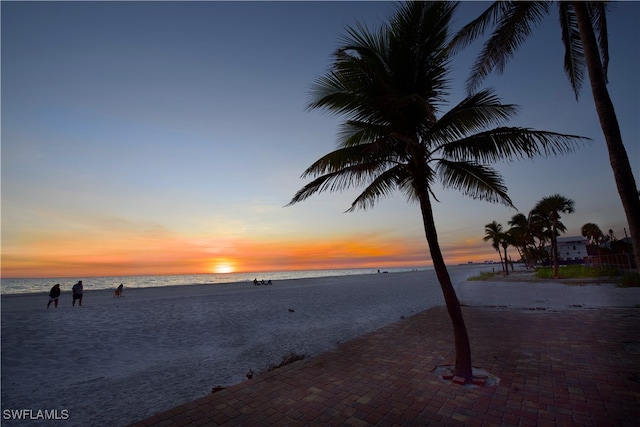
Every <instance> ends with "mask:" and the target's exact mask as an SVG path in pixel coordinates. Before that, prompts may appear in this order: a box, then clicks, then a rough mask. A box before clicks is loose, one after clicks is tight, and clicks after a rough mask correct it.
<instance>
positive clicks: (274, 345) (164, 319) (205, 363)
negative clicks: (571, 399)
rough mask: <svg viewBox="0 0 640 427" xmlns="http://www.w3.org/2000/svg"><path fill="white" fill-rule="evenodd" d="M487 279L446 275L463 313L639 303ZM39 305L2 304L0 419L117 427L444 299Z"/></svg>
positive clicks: (351, 287) (233, 289) (147, 296)
mask: <svg viewBox="0 0 640 427" xmlns="http://www.w3.org/2000/svg"><path fill="white" fill-rule="evenodd" d="M489 268H490V267H489ZM483 269H486V268H485V267H481V266H471V267H466V266H464V267H457V268H453V269H451V275H452V279H453V281H454V283H456V287H457V290H458V293H459V296H460V299H461V301H462V302H463V303H465V304H469V305H505V306H512V307H525V308H526V307H543V306H548V307H550V308H563V309H567V308H571V306H572V305H581V306H582V307H590V306H612V305H613V306H617V305H620V306H634V305H637V304H640V290H638V289H616V288H613V287H612V286H610V285H600V286H583V287H567V286H562V285H558V284H540V285H538V284H535V286H534V285H532V284H523V283H508V282H503V283H492V282H466V281H465V279H466V278H467V277H469V276H471V275H474V274H477V272H478V271H480V270H483ZM46 302H47V297H46V295H20V296H3V297H2V410H3V414H4V411H5V410H12V409H14V410H15V409H31V410H32V411H33V413H34V414H35V413H36V411H38V410H49V411H50V410H54V409H57V410H59V411H61V410H63V409H64V410H66V411H67V413H68V416H69V419H68V421H67V422H66V425H78V426H80V425H82V426H91V425H95V426H104V425H114V426H117V425H125V424H127V423H129V422H133V421H136V420H139V419H142V418H145V417H147V416H149V415H152V414H154V413H156V412H159V411H162V410H165V409H167V408H171V407H174V406H176V405H179V404H181V403H184V402H187V401H190V400H194V399H196V398H198V397H201V396H203V395H205V394H207V393H209V392H210V391H211V389H212V388H213V387H215V386H218V385H220V386H226V385H230V384H235V383H238V382H240V381H244V380H246V377H245V374H246V373H247V371H248V370H249V369H253V370H254V371H255V372H256V373H259V372H261V371H264V370H266V369H267V368H268V367H269V366H271V365H274V364H277V363H279V362H280V361H281V360H282V359H283V358H284V357H285V356H286V355H288V354H290V353H296V354H304V355H307V356H314V355H318V354H320V353H322V352H325V351H328V350H330V349H332V348H334V347H335V346H336V345H337V344H338V343H340V342H343V341H346V340H350V339H352V338H355V337H357V336H360V335H363V334H364V333H366V332H369V331H372V330H375V329H378V328H380V327H382V326H385V325H387V324H390V323H393V322H396V321H398V320H400V318H401V317H402V316H409V315H412V314H415V313H417V312H420V311H423V310H425V309H427V308H429V307H433V306H437V305H442V304H443V299H442V295H441V292H440V288H439V285H438V283H437V281H436V279H435V275H434V273H433V272H429V271H421V272H409V273H394V274H379V275H377V274H374V275H363V276H348V277H344V276H343V277H329V278H315V279H300V280H287V281H281V282H276V283H275V284H274V285H273V286H253V285H250V284H228V285H195V286H178V287H167V288H146V289H128V290H126V291H125V296H124V297H123V298H114V297H113V294H112V292H111V291H93V292H87V293H86V294H85V299H84V302H83V304H84V305H83V306H82V307H71V296H70V295H69V294H66V295H65V294H63V296H62V299H61V301H60V306H59V308H58V309H54V308H50V309H48V310H47V309H46V308H45V307H46ZM58 422H59V421H58ZM51 423H53V422H51ZM2 424H3V425H20V426H27V425H43V424H44V425H47V422H44V423H43V421H42V420H36V421H31V422H25V421H19V422H18V421H10V420H7V419H3V420H2Z"/></svg>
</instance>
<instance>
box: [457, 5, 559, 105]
mask: <svg viewBox="0 0 640 427" xmlns="http://www.w3.org/2000/svg"><path fill="white" fill-rule="evenodd" d="M505 3H507V4H505V6H504V9H503V10H502V14H501V16H500V19H499V21H498V23H497V28H496V29H495V31H494V33H493V34H492V35H491V37H490V38H489V40H487V42H486V43H485V44H484V46H483V48H482V51H481V52H480V56H479V57H478V59H477V60H476V62H475V63H474V65H473V67H472V69H471V76H470V77H469V79H468V80H467V91H468V92H469V93H472V92H474V91H475V89H476V88H477V87H478V85H479V84H480V82H482V81H483V80H484V79H485V78H486V77H487V76H488V75H489V74H490V73H491V72H492V71H493V70H496V71H497V72H498V73H502V72H503V71H504V68H505V66H506V63H507V62H508V60H509V59H511V57H512V56H513V54H514V53H515V51H516V50H517V49H518V48H519V47H520V45H522V43H524V41H525V40H526V39H527V37H528V36H529V35H530V34H531V30H532V26H534V25H537V24H538V23H539V22H540V21H541V20H542V18H543V17H544V16H545V15H546V14H547V13H548V11H549V3H548V2H546V1H527V2H518V1H511V2H505Z"/></svg>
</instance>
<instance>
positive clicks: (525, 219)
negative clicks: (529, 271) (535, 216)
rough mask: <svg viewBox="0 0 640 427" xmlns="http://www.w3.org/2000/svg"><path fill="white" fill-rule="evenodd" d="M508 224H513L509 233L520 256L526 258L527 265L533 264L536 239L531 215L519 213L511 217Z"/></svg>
mask: <svg viewBox="0 0 640 427" xmlns="http://www.w3.org/2000/svg"><path fill="white" fill-rule="evenodd" d="M507 224H509V225H510V226H511V228H510V229H509V231H508V233H509V235H510V236H511V239H512V244H513V245H514V246H515V247H516V249H517V250H518V252H519V253H520V258H522V259H523V260H524V262H525V263H526V265H527V266H532V265H533V264H534V262H535V260H534V259H533V254H534V253H535V241H534V234H533V225H532V223H531V215H529V216H526V215H525V214H523V213H517V214H515V215H514V216H512V217H511V219H510V220H509V221H508V222H507Z"/></svg>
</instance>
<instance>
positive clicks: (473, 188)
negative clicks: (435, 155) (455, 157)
mask: <svg viewBox="0 0 640 427" xmlns="http://www.w3.org/2000/svg"><path fill="white" fill-rule="evenodd" d="M436 169H437V174H438V176H439V178H440V180H441V182H442V186H443V187H445V188H451V189H454V190H457V191H460V192H461V193H462V194H464V195H466V196H468V197H471V198H473V199H480V200H486V201H488V202H492V203H502V204H504V205H506V206H509V207H514V206H513V203H512V202H511V199H510V198H509V196H508V195H507V187H506V186H505V185H504V182H503V180H502V177H501V176H500V174H499V173H498V172H497V171H496V170H494V169H493V168H491V167H489V166H485V165H481V164H479V163H475V162H452V161H448V160H440V161H438V163H437V167H436Z"/></svg>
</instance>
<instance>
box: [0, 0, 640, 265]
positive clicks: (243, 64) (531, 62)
mask: <svg viewBox="0 0 640 427" xmlns="http://www.w3.org/2000/svg"><path fill="white" fill-rule="evenodd" d="M393 6H394V5H393V3H387V2H373V3H369V2H349V3H345V2H313V3H312V2H278V3H274V2H257V3H256V2H193V3H184V2H131V3H130V2H64V3H62V2H61V3H58V2H6V1H3V2H2V3H1V8H2V30H1V31H2V34H1V35H2V93H1V94H2V123H1V124H2V170H1V173H2V176H1V177H2V277H63V276H64V277H69V276H71V277H79V276H84V277H87V276H103V275H147V274H197V273H209V272H228V271H280V270H304V269H322V268H356V267H372V268H383V267H398V266H405V267H414V266H415V267H419V266H427V265H430V259H429V256H428V248H427V244H426V240H425V238H424V232H423V229H422V225H421V218H420V212H419V208H418V206H417V205H416V204H407V203H406V200H405V198H404V197H403V196H402V195H401V194H398V195H396V196H394V197H391V198H388V199H385V200H383V201H381V202H380V203H379V204H378V205H377V207H376V208H374V209H372V210H368V211H357V212H354V213H344V211H345V210H346V209H348V208H349V206H350V204H351V201H352V200H353V198H354V197H355V196H356V195H357V194H358V193H357V192H356V190H354V191H349V192H344V193H336V194H330V193H326V194H322V195H319V196H316V197H312V198H311V199H309V200H308V201H305V202H303V203H300V204H297V205H294V206H290V207H284V206H285V205H286V204H287V203H288V202H289V201H290V199H291V197H292V196H293V195H294V194H295V192H296V191H297V190H298V189H299V188H301V187H302V186H303V185H304V184H305V183H306V181H305V180H302V179H300V175H301V173H302V172H303V171H304V170H305V169H306V167H307V166H309V165H310V164H311V163H312V162H313V161H315V160H316V159H317V158H319V157H320V156H322V155H323V154H325V153H327V152H329V151H331V150H333V149H334V148H335V146H336V145H335V144H336V132H337V130H338V125H339V123H340V121H339V118H336V117H332V116H328V115H326V114H324V113H322V112H320V111H311V112H309V111H306V110H305V106H306V103H307V102H308V101H309V90H310V87H311V84H312V83H313V81H314V80H315V79H316V78H317V77H318V76H320V75H322V74H324V73H325V72H326V71H327V69H328V67H329V66H330V63H331V54H332V52H333V51H334V49H335V48H336V47H338V43H339V39H340V35H341V34H344V29H345V26H347V25H353V24H355V23H356V22H361V23H366V24H367V25H369V26H370V28H373V27H375V26H376V25H378V24H379V23H380V22H382V21H387V20H388V18H389V16H390V15H391V12H392V11H393ZM486 6H487V3H477V2H474V3H463V4H462V5H461V6H460V7H459V9H458V14H457V19H456V21H457V22H458V23H459V26H462V25H463V24H465V23H467V22H468V21H469V20H471V19H472V18H474V17H476V16H477V15H478V14H479V13H480V12H481V11H482V10H484V8H486ZM459 26H457V27H456V28H455V29H457V28H458V27H459ZM639 28H640V3H638V2H623V3H618V4H614V5H613V6H612V10H611V12H610V14H609V47H610V57H611V61H610V65H609V90H610V94H611V96H612V99H613V102H614V105H615V107H616V111H617V114H618V120H619V123H620V127H621V130H622V135H623V140H624V141H625V144H626V147H627V150H628V155H629V158H630V161H631V164H632V166H633V168H634V174H635V177H636V180H637V179H638V176H639V175H640V151H639V145H640V144H639V143H638V138H639V137H640V124H639V117H640V88H639V79H638V76H639V75H640V67H639V62H640V61H639V57H640V51H639V50H638V43H639V42H640V34H639ZM478 51H479V45H478V44H476V45H474V46H472V47H471V48H469V49H467V50H466V51H465V52H462V53H461V54H460V55H459V56H458V57H457V58H456V60H455V61H454V63H453V68H454V70H453V72H452V74H451V79H452V91H451V95H450V97H449V99H450V101H451V105H454V104H455V103H457V102H459V101H460V100H461V99H462V98H463V97H464V82H465V80H466V78H467V77H468V72H469V66H470V65H471V63H472V62H473V60H474V58H475V56H476V55H477V53H478ZM562 58H563V50H562V43H561V35H560V30H559V25H558V23H557V10H556V8H555V6H554V8H553V12H552V14H551V15H550V16H549V17H548V18H547V20H546V21H545V23H544V25H542V26H541V27H540V28H538V30H537V32H536V34H535V35H534V36H532V37H531V38H530V40H529V41H528V42H527V43H526V45H525V46H524V47H523V48H521V49H520V50H519V51H518V52H517V53H516V56H515V58H514V59H513V60H512V61H511V62H510V63H509V64H508V66H507V69H506V70H505V72H504V74H503V75H494V76H492V77H491V78H490V79H488V80H487V82H486V83H485V85H484V87H489V86H490V87H493V88H495V89H496V91H497V93H498V95H499V96H500V97H501V98H502V99H503V101H504V102H506V103H515V104H518V105H520V106H521V107H522V110H521V113H520V115H519V116H518V118H517V120H514V121H513V122H512V123H511V124H512V125H517V126H526V127H532V128H537V129H542V130H548V131H556V132H562V133H571V134H577V135H582V136H587V137H590V138H592V139H593V143H592V144H591V145H590V146H587V147H585V148H583V149H581V150H580V151H579V152H577V153H573V154H569V155H565V156H562V157H557V158H550V159H536V160H535V161H523V162H518V163H512V164H501V165H498V169H499V170H500V171H501V172H502V173H503V176H504V177H505V181H506V184H507V186H508V188H509V193H510V196H511V198H512V200H513V201H514V203H515V205H516V207H517V208H518V209H519V210H520V211H521V212H523V213H525V214H526V213H528V212H529V210H531V209H532V208H533V206H534V205H535V203H536V202H537V201H539V200H540V199H541V198H543V197H545V196H548V195H551V194H555V193H559V194H561V195H563V196H565V197H568V198H571V199H573V200H574V201H575V208H576V212H575V213H574V214H573V215H569V216H566V217H563V218H562V221H563V222H564V224H565V225H566V226H567V228H568V230H567V233H566V235H567V236H571V235H579V234H580V228H581V226H582V225H583V224H584V223H586V222H594V223H596V224H598V225H599V226H600V227H601V228H602V229H603V230H605V231H606V230H609V229H613V230H614V232H615V234H616V236H617V237H619V238H620V237H624V229H625V227H627V225H626V220H625V216H624V212H623V209H622V205H621V203H620V198H619V196H618V193H617V190H616V186H615V183H614V179H613V174H612V171H611V166H610V164H609V159H608V154H607V150H606V147H605V143H604V139H603V136H602V132H601V130H600V126H599V124H598V119H597V116H596V112H595V108H594V106H593V102H592V98H591V94H590V89H589V85H588V81H585V85H584V88H583V91H582V93H581V96H580V99H579V102H576V99H575V97H574V94H573V92H572V90H571V87H570V85H569V82H568V80H567V79H566V76H565V74H564V72H563V65H562ZM434 190H435V194H436V196H437V197H438V199H439V201H440V203H437V204H436V205H435V207H434V209H435V217H436V226H437V229H438V233H439V240H440V245H441V248H442V250H443V252H444V255H445V259H446V261H447V262H448V263H450V264H455V263H465V262H467V261H483V260H497V259H498V256H497V254H496V253H495V252H494V250H493V249H492V248H491V246H490V245H489V244H488V243H484V242H483V241H482V237H483V235H484V225H485V224H487V223H489V222H491V221H493V220H496V221H498V222H500V223H502V224H503V225H504V226H505V227H507V221H508V220H509V219H510V218H511V217H512V216H513V215H514V214H516V213H517V211H515V210H513V209H508V208H506V207H504V206H502V205H492V204H489V203H486V202H480V201H475V200H471V199H468V198H465V197H463V196H461V195H459V194H456V193H454V192H452V191H445V190H442V189H441V188H438V187H436V188H435V189H434ZM627 232H628V229H627Z"/></svg>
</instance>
